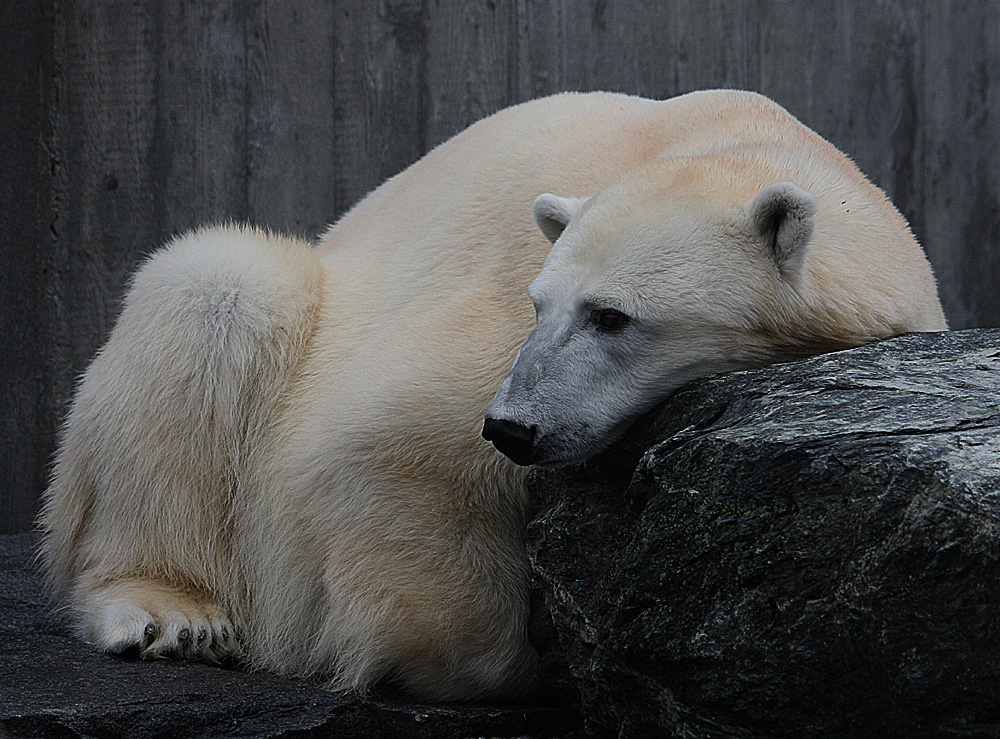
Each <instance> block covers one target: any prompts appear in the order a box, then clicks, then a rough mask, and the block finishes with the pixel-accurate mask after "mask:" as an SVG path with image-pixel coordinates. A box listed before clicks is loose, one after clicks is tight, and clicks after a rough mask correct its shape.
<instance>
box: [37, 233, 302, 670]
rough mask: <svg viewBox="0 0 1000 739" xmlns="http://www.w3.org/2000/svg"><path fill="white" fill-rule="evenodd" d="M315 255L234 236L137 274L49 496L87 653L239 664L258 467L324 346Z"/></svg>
mask: <svg viewBox="0 0 1000 739" xmlns="http://www.w3.org/2000/svg"><path fill="white" fill-rule="evenodd" d="M320 285H321V274H320V267H319V264H318V261H317V259H316V256H315V254H314V253H313V251H312V250H311V249H310V247H309V245H308V244H305V243H303V242H297V241H293V240H290V239H280V238H276V237H272V236H269V235H267V234H264V233H262V232H259V231H255V230H250V229H239V228H234V227H228V228H221V227H220V228H214V229H206V230H202V231H199V232H196V233H194V234H191V235H188V236H185V237H182V238H180V239H178V240H176V241H175V242H173V243H172V244H170V245H169V246H167V247H166V248H164V249H163V250H161V251H160V252H158V253H156V254H155V255H154V256H153V257H151V258H150V259H149V261H148V262H147V263H146V264H145V265H144V266H143V268H142V269H141V270H140V271H139V273H138V274H137V275H136V277H135V279H134V281H133V284H132V287H131V290H130V291H129V293H128V295H127V297H126V300H125V307H124V310H123V312H122V315H121V317H120V318H119V321H118V323H117V325H116V326H115V329H114V331H113V332H112V334H111V337H110V338H109V340H108V343H107V344H106V345H105V346H104V348H103V349H102V350H101V352H100V353H99V355H98V356H97V358H96V359H95V360H94V362H93V364H92V365H91V367H90V368H89V369H88V371H87V373H86V375H85V376H84V378H83V382H82V383H81V385H80V387H79V390H78V392H77V395H76V397H75V399H74V402H73V407H72V409H71V412H70V414H69V417H68V419H67V422H66V426H65V429H64V436H63V439H62V443H61V446H60V450H59V454H58V456H57V460H56V466H55V469H54V471H53V478H52V484H51V486H50V488H49V490H48V491H47V492H46V500H45V507H44V511H43V514H42V524H43V527H44V528H45V530H46V531H45V538H44V541H43V547H42V550H43V555H44V557H45V560H46V564H47V565H48V571H49V580H50V583H51V585H52V586H53V589H54V590H55V591H56V593H57V594H59V595H63V596H64V597H68V599H69V600H70V603H71V605H72V607H73V608H74V610H75V612H76V615H77V617H78V621H79V630H80V632H81V634H83V636H84V637H86V639H87V640H88V641H91V642H93V643H94V644H96V645H98V646H99V647H101V648H102V649H105V650H108V651H113V652H122V651H129V650H138V651H139V652H140V653H142V654H144V655H146V656H175V657H181V658H187V659H208V660H217V659H219V658H221V657H224V656H226V655H232V654H237V653H239V648H238V646H237V644H236V640H235V628H234V626H235V625H234V623H233V621H232V617H231V614H236V613H239V612H240V611H242V610H245V609H246V607H247V596H246V593H247V592H248V591H249V590H250V589H252V584H250V583H247V582H246V576H245V575H246V570H245V568H244V567H242V566H241V564H240V563H239V562H238V561H235V559H234V557H233V551H234V541H235V540H236V538H237V537H239V536H240V532H241V530H242V527H243V523H242V521H241V518H240V513H239V512H240V511H241V510H243V508H244V507H245V506H246V505H247V499H248V498H251V499H256V498H255V496H256V495H257V494H258V493H257V491H256V485H257V484H258V481H259V477H258V476H257V475H256V473H255V469H254V460H255V459H256V458H257V457H258V456H259V452H260V450H261V449H262V448H264V447H266V446H267V444H268V436H267V434H268V428H269V423H270V421H271V417H272V414H273V412H274V409H275V407H276V405H277V404H278V402H279V400H280V398H281V397H282V394H283V393H284V391H285V388H286V387H287V384H288V382H289V381H290V379H291V377H292V376H293V374H294V372H295V368H296V367H297V363H298V361H299V359H300V358H301V356H302V355H303V353H304V351H305V347H306V345H307V342H308V340H309V337H310V336H311V333H312V331H313V326H314V322H315V317H316V312H317V309H318V304H319V290H320Z"/></svg>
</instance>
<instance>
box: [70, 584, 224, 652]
mask: <svg viewBox="0 0 1000 739" xmlns="http://www.w3.org/2000/svg"><path fill="white" fill-rule="evenodd" d="M81 600H82V603H81V611H82V613H83V624H82V631H83V636H84V639H86V640H87V641H88V642H90V643H92V644H94V645H95V646H97V647H98V648H99V649H101V650H103V651H105V652H110V653H112V654H136V655H138V656H140V657H142V658H143V659H161V658H173V659H185V660H193V661H200V662H210V663H217V662H220V661H222V660H224V659H230V658H239V657H240V656H241V654H242V651H243V650H242V645H241V643H240V639H239V638H238V636H239V630H238V629H237V627H236V626H234V624H233V623H232V621H231V620H230V619H229V617H228V616H227V615H226V614H225V613H223V612H222V610H221V609H220V608H219V607H218V606H217V605H216V604H215V603H214V602H213V601H212V600H211V599H209V598H207V597H205V596H201V595H192V594H191V593H188V592H186V591H182V590H179V589H176V588H173V587H171V586H169V585H165V584H162V583H156V582H147V581H141V580H131V581H121V582H113V583H108V584H105V585H102V586H101V587H99V588H96V589H94V590H92V591H90V592H89V593H87V594H86V595H85V596H84V597H83V598H82V599H81Z"/></svg>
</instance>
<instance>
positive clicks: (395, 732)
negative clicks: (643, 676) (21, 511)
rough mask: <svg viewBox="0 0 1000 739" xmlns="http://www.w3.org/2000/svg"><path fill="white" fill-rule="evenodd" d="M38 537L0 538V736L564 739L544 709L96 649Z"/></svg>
mask: <svg viewBox="0 0 1000 739" xmlns="http://www.w3.org/2000/svg"><path fill="white" fill-rule="evenodd" d="M36 545H37V537H36V536H34V535H32V534H23V535H19V536H4V537H0V739H8V738H11V739H13V738H21V737H60V738H62V737H105V736H114V737H130V738H143V737H170V738H171V739H180V738H181V737H209V736H211V737H216V736H234V737H296V739H304V738H306V737H372V738H374V739H378V738H381V737H386V738H391V737H393V738H394V737H427V738H430V737H434V738H435V739H437V738H449V737H497V738H498V739H499V738H502V737H563V736H568V735H570V734H571V733H572V731H573V727H574V719H573V715H572V714H571V713H567V712H566V711H564V710H561V709H558V708H552V707H546V706H483V705H435V706H430V705H413V704H409V703H404V702H395V701H393V700H391V699H386V698H382V699H376V700H370V701H368V700H365V701H362V700H358V699H351V698H344V697H342V696H338V695H335V694H333V693H329V692H327V691H324V690H323V689H322V687H321V686H320V685H319V684H318V683H316V682H311V681H308V680H293V679H286V678H282V677H277V676H274V675H269V674H264V673H250V672H245V671H242V670H238V669H224V668H220V667H212V666H208V665H200V664H189V663H183V662H174V661H158V662H141V661H136V660H126V659H121V658H117V657H113V656H109V655H105V654H101V653H98V652H96V651H95V650H93V649H91V648H90V647H88V646H87V645H86V644H84V643H83V642H81V641H80V640H78V639H77V638H76V637H74V636H73V634H72V631H71V629H70V628H69V626H68V624H67V622H66V619H65V618H64V617H63V616H61V615H60V614H59V613H58V612H56V611H55V610H54V609H53V608H52V607H51V606H50V605H49V604H48V602H47V600H46V597H45V594H44V591H43V587H42V578H41V575H40V574H39V572H38V569H37V567H36V566H35V565H34V563H33V553H34V549H35V546H36Z"/></svg>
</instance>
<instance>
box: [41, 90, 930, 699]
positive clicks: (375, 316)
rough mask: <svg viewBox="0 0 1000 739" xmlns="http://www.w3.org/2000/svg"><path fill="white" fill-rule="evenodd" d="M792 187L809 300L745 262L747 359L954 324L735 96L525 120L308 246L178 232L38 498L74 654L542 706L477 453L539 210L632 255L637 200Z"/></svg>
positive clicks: (418, 169) (710, 199)
mask: <svg viewBox="0 0 1000 739" xmlns="http://www.w3.org/2000/svg"><path fill="white" fill-rule="evenodd" d="M661 168H666V169H668V170H670V173H671V174H670V178H668V179H669V181H671V182H674V183H677V182H678V178H677V176H678V172H681V175H682V179H683V180H684V182H686V184H685V185H684V186H683V187H677V188H676V194H675V192H674V191H672V190H671V191H665V192H659V193H657V185H656V183H657V182H658V181H659V180H658V177H659V175H658V171H659V170H660V169H661ZM784 180H788V181H792V182H794V183H796V184H797V185H798V186H799V187H801V188H805V189H806V190H808V191H809V192H811V193H812V194H813V195H814V196H815V198H816V202H817V207H818V212H817V215H816V219H815V228H814V230H813V232H812V233H813V237H812V245H811V248H810V252H809V255H808V258H807V260H806V262H805V265H806V269H807V270H808V273H809V288H808V290H807V291H805V292H803V293H801V294H796V293H795V291H788V290H785V291H782V290H780V289H777V288H774V289H772V287H773V286H764V285H761V284H758V282H757V281H759V280H764V279H772V278H771V277H767V278H762V277H760V271H759V270H758V269H757V267H754V266H752V265H749V264H748V263H747V261H746V260H745V259H744V257H743V256H741V254H740V252H739V250H736V251H735V252H734V253H733V255H732V258H731V259H730V260H728V262H727V264H726V265H723V268H724V269H725V270H727V271H728V274H729V275H730V276H729V277H728V278H727V279H728V280H729V282H733V283H739V285H738V289H739V290H740V291H742V292H748V291H749V292H754V291H756V290H758V288H759V289H760V290H761V291H762V293H763V294H764V295H766V296H767V297H766V299H764V300H761V301H758V302H757V303H755V305H756V306H757V307H756V308H755V311H756V314H755V315H752V316H747V317H745V320H744V323H745V324H746V326H749V327H751V328H752V331H749V332H747V333H746V336H748V337H749V338H748V339H747V341H746V345H744V346H742V347H741V351H744V352H745V354H746V357H744V363H745V364H764V363H766V362H769V361H773V360H774V359H776V358H782V357H783V356H784V355H785V354H787V353H788V352H789V351H790V349H789V347H792V350H791V351H792V353H795V352H799V353H810V352H815V351H821V350H823V349H825V348H828V347H831V346H847V345H853V344H858V343H863V342H866V341H870V340H873V339H877V338H882V337H886V336H889V335H892V334H895V333H901V332H904V331H925V330H939V329H943V328H944V327H945V323H944V318H943V316H942V314H941V310H940V306H939V304H938V301H937V296H936V290H935V286H934V281H933V277H932V275H931V272H930V269H929V267H928V265H927V263H926V260H925V259H924V256H923V254H922V252H921V250H920V248H919V246H918V245H917V244H916V242H915V241H914V239H913V237H912V235H911V234H910V231H909V229H908V227H907V225H906V223H905V222H904V220H903V219H902V217H901V216H900V215H899V213H898V212H897V211H896V210H895V209H894V208H893V207H892V206H891V205H890V204H889V203H888V202H887V200H886V199H885V197H884V195H883V194H882V193H881V192H880V191H879V190H877V189H876V188H875V187H873V186H872V185H871V184H869V183H868V182H867V181H866V180H865V179H864V178H863V176H862V175H861V174H860V173H859V172H858V171H857V169H856V168H855V167H854V166H853V164H851V162H850V161H849V160H848V159H847V158H846V157H844V156H843V155H842V154H841V153H839V152H838V151H837V150H836V149H834V148H833V147H832V146H831V145H829V144H828V143H826V142H825V141H823V140H822V139H821V138H819V137H818V136H816V135H815V134H814V133H812V132H811V131H809V130H808V129H806V128H805V127H804V126H802V125H801V124H800V123H798V122H797V121H796V120H794V119H793V118H792V117H791V116H789V115H788V114H787V113H786V112H785V111H783V110H782V109H781V108H779V107H778V106H777V105H775V104H773V103H771V102H770V101H768V100H766V99H765V98H762V97H760V96H757V95H753V94H750V93H740V92H730V91H717V92H705V93H695V94H691V95H686V96H682V97H679V98H675V99H673V100H668V101H665V102H654V101H649V100H643V99H640V98H634V97H627V96H622V95H614V94H603V93H593V94H566V95H559V96H555V97H551V98H546V99H543V100H539V101H535V102H531V103H526V104H524V105H520V106H517V107H514V108H510V109H508V110H505V111H502V112H500V113H498V114H496V115H495V116H492V117H490V118H488V119H485V120H484V121H481V122H480V123H478V124H476V125H474V126H472V127H471V128H469V129H468V130H467V131H465V132H464V133H462V134H460V135H459V136H457V137H455V138H454V139H452V140H451V141H449V142H447V143H446V144H444V145H442V146H441V147H439V148H437V149H436V150H434V151H433V152H431V153H430V154H428V155H427V156H426V157H425V158H424V159H422V160H421V161H419V162H417V163H416V164H415V165H413V166H412V167H410V168H409V169H407V170H406V171H405V172H403V173H401V174H400V175H398V176H396V177H394V178H393V179H391V180H390V181H388V182H387V183H385V184H384V185H383V186H382V187H380V188H378V189H377V190H375V191H374V192H373V193H372V194H370V195H369V196H368V197H367V198H365V199H364V200H363V201H362V202H361V203H359V204H358V205H357V206H356V207H355V208H354V209H353V210H352V211H351V212H350V213H349V214H347V215H346V216H345V217H344V218H343V219H341V221H339V222H338V223H337V224H336V225H334V226H333V227H332V228H331V229H330V230H329V231H328V232H327V233H326V234H325V235H324V236H323V237H322V238H321V239H320V240H319V243H318V244H317V245H316V246H315V247H310V246H309V245H307V244H305V243H300V242H297V241H294V240H290V239H284V238H279V237H276V236H272V235H269V234H266V233H263V232H260V231H256V230H253V229H246V228H238V227H216V228H208V229H203V230H201V231H198V232H195V233H192V234H190V235H187V236H184V237H182V238H180V239H177V240H176V241H174V242H173V243H171V244H170V245H168V246H167V247H166V248H165V249H163V250H162V251H160V252H158V253H157V254H155V255H154V256H153V257H151V258H150V259H149V261H148V262H147V263H146V264H145V265H144V266H143V268H142V269H141V270H140V271H139V273H138V274H137V275H136V277H135V280H134V282H133V284H132V287H131V290H130V291H129V294H128V297H127V300H126V305H125V308H124V311H123V312H122V315H121V318H120V320H119V321H118V324H117V326H116V328H115V330H114V332H113V334H112V336H111V338H110V340H109V341H108V343H107V345H106V346H105V347H104V349H103V350H102V351H101V353H100V354H99V355H98V357H97V358H96V359H95V361H94V363H93V365H92V366H91V367H90V369H89V370H88V371H87V373H86V375H85V377H84V378H83V382H82V384H81V385H80V389H79V391H78V394H77V396H76V399H75V401H74V404H73V407H72V410H71V412H70V414H69V417H68V420H67V423H66V428H65V432H64V437H63V440H62V445H61V448H60V452H59V456H58V460H57V464H56V468H55V472H54V476H53V480H52V484H51V487H50V489H49V490H48V492H47V495H46V504H45V511H44V514H43V519H42V520H43V526H44V529H45V531H46V538H45V544H44V555H45V558H46V561H47V564H48V567H49V572H50V577H51V581H52V584H53V586H54V588H55V590H56V592H57V593H59V594H60V595H61V596H62V597H64V598H67V599H68V601H69V602H70V603H71V605H72V607H73V609H74V611H75V613H76V614H77V616H78V618H79V623H80V630H81V633H82V635H83V636H84V637H85V638H86V639H88V640H89V641H91V642H93V643H94V644H96V645H97V646H98V647H100V648H102V649H105V650H108V651H125V650H128V649H136V650H138V651H139V652H140V653H142V654H144V655H145V656H179V657H185V658H190V659H206V660H210V661H211V660H217V659H221V658H223V657H225V656H227V655H236V654H240V653H242V654H243V655H244V656H245V657H246V658H247V659H248V660H249V662H250V663H251V664H252V665H254V666H257V667H260V668H266V669H271V670H276V671H279V672H284V673H294V674H306V673H313V674H321V675H324V676H326V677H327V678H328V679H329V680H330V685H331V687H333V688H335V689H364V688H366V687H368V686H370V685H371V684H372V683H374V682H376V681H379V680H394V681H396V682H398V683H400V684H402V685H403V686H404V687H406V688H407V689H408V690H409V691H410V692H411V693H412V694H413V695H415V696H418V697H421V698H431V699H466V698H478V697H487V696H488V697H503V696H513V695H516V694H518V693H519V692H522V691H524V690H525V689H527V688H529V687H530V685H531V680H532V678H531V675H532V670H533V665H534V660H535V656H534V651H533V649H532V648H531V646H530V645H529V644H528V642H527V638H526V634H525V623H526V617H527V608H528V606H527V576H528V572H527V564H526V560H525V556H524V552H523V531H524V525H525V519H526V515H527V501H526V499H525V493H524V487H523V480H524V472H523V469H522V468H518V467H516V466H515V465H513V464H511V463H510V462H509V461H508V460H506V459H505V458H504V457H502V456H501V455H500V454H498V453H497V452H496V451H495V450H494V449H493V448H492V447H491V446H490V445H489V444H488V443H487V442H485V441H484V440H483V439H482V438H481V437H480V435H479V432H480V428H481V426H482V419H483V414H484V413H485V411H486V409H487V407H488V406H489V405H490V401H491V398H492V397H493V395H494V393H495V391H496V390H497V387H498V385H499V384H500V381H501V379H502V378H503V377H504V374H505V372H506V370H507V368H508V366H509V365H510V364H511V362H512V360H513V359H514V357H515V354H516V353H517V351H518V347H519V346H520V344H521V343H522V342H523V341H524V339H525V337H526V336H527V334H528V332H529V331H530V330H531V328H532V324H533V317H532V308H531V304H530V303H529V301H528V299H527V297H526V289H527V286H528V285H529V283H531V282H532V280H533V279H534V278H535V277H536V275H537V274H538V273H539V270H540V268H541V266H542V263H543V261H544V260H545V258H546V255H547V254H548V252H549V247H550V244H549V242H548V240H546V238H545V236H544V235H543V234H542V233H541V232H540V231H539V229H538V228H537V227H536V226H535V224H534V223H533V221H532V216H531V213H532V203H533V201H534V200H535V198H536V196H538V195H539V194H541V193H544V192H555V193H558V194H560V195H565V196H573V197H589V196H592V195H594V194H595V193H598V192H599V191H602V190H605V192H604V193H603V195H602V196H600V197H599V198H595V199H594V201H593V203H592V204H591V206H590V207H594V208H596V207H598V205H600V203H604V204H605V205H601V206H600V207H602V208H604V209H605V210H604V212H606V213H607V217H606V218H603V219H594V225H593V227H592V229H591V230H590V231H588V232H587V233H588V237H587V238H588V239H590V240H591V241H592V242H593V243H599V242H601V241H602V239H603V238H604V237H603V236H602V233H603V232H606V234H607V236H608V239H607V240H608V241H609V243H610V241H611V240H612V239H611V238H610V237H611V236H615V238H618V237H620V236H621V234H620V233H616V229H618V228H619V227H620V225H621V223H627V224H631V225H629V226H628V227H629V228H635V229H637V230H636V231H635V232H634V238H633V242H635V243H639V242H642V240H643V238H644V234H645V233H646V232H649V233H653V232H656V230H657V229H658V228H660V224H659V223H658V222H657V221H656V219H655V218H654V217H653V216H654V214H655V213H654V211H655V209H649V210H648V215H647V216H642V214H643V212H644V211H643V209H645V208H647V203H648V202H649V198H651V197H654V196H655V197H664V198H673V202H674V203H675V204H677V203H679V204H680V205H677V207H679V208H682V209H685V211H686V212H689V213H690V214H692V218H693V221H692V222H697V223H702V224H703V226H704V228H706V229H718V228H719V226H718V224H719V223H721V221H720V219H719V217H718V216H719V214H720V213H728V214H729V216H727V217H728V218H730V221H729V223H731V222H732V218H733V217H734V216H732V213H734V212H735V210H734V209H741V208H743V207H744V205H745V204H746V203H748V202H750V201H751V199H752V198H753V197H754V196H755V194H757V193H758V192H759V191H760V189H761V188H762V187H764V186H766V185H768V184H771V183H773V182H777V181H784ZM700 182H704V183H709V184H711V186H710V187H707V186H705V187H703V186H701V185H700V184H699V183H700ZM722 184H725V186H724V187H723V186H722ZM661 189H662V188H661ZM636 194H638V195H637V196H636ZM741 212H742V211H741ZM629 213H632V214H633V216H634V214H635V213H639V216H640V217H639V218H638V220H636V218H635V217H632V216H629ZM723 220H725V219H723ZM635 224H640V225H638V226H636V225H635ZM730 227H731V226H730ZM602 230H603V231H602ZM713 233H714V236H713V238H714V239H716V241H718V240H719V239H723V241H724V240H725V237H724V235H723V236H720V233H721V232H719V231H718V230H716V231H714V232H713ZM615 243H618V242H615ZM633 246H634V243H633ZM630 248H631V247H630ZM642 254H643V252H642V248H641V245H640V246H639V247H636V250H635V253H634V255H633V256H634V264H633V268H634V270H635V273H636V279H648V275H646V274H645V265H644V260H645V259H646V257H643V256H642ZM636 255H637V256H636ZM581 258H583V257H581ZM607 258H608V257H607V255H604V256H601V257H600V259H604V260H607ZM649 258H650V259H652V257H649ZM694 269H695V267H694V266H691V265H685V264H683V263H681V264H679V265H676V270H678V271H679V274H681V275H683V274H686V272H685V270H687V271H688V272H692V271H693V270H694ZM696 278H697V279H700V277H699V276H698V275H692V280H693V281H694V282H697V279H696ZM765 288H766V289H765ZM693 289H695V290H696V289H697V288H693ZM637 392H640V391H639V390H637ZM237 632H239V633H241V635H242V636H243V638H242V640H239V641H238V640H237V639H236V638H235V634H236V633H237Z"/></svg>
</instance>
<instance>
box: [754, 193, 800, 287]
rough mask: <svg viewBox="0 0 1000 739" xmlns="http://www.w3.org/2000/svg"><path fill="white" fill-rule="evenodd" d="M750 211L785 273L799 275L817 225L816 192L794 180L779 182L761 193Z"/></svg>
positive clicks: (758, 231)
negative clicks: (814, 195)
mask: <svg viewBox="0 0 1000 739" xmlns="http://www.w3.org/2000/svg"><path fill="white" fill-rule="evenodd" d="M746 212H747V215H748V216H749V218H750V222H751V223H752V224H753V226H754V228H755V229H756V230H757V233H758V234H759V235H760V237H761V239H762V240H763V242H764V245H765V246H766V247H767V249H768V250H770V252H771V256H772V257H773V259H774V260H775V262H776V263H777V265H778V267H779V268H780V269H781V272H782V273H783V274H784V275H786V276H790V275H794V274H796V273H797V272H798V270H799V269H800V268H801V267H802V261H803V259H804V258H805V255H806V248H807V247H808V246H809V239H811V238H812V232H813V227H814V226H815V225H816V198H814V197H813V196H812V193H811V192H809V191H808V190H803V189H802V188H801V187H799V186H798V185H796V184H795V183H794V182H775V183H774V184H773V185H768V186H767V187H765V188H764V189H763V190H761V191H760V192H759V193H757V196H756V197H755V198H754V199H753V200H751V201H750V202H749V203H748V204H747V206H746Z"/></svg>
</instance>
